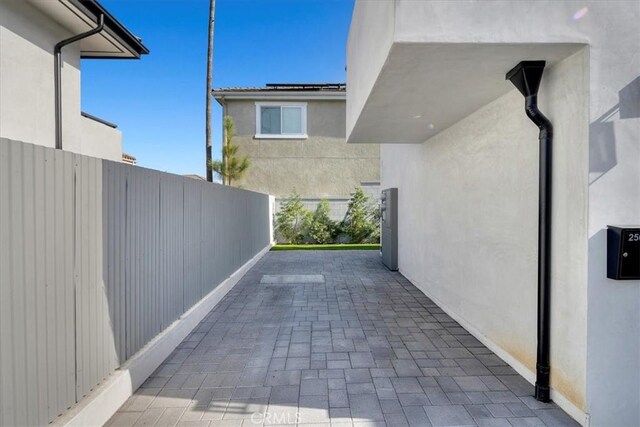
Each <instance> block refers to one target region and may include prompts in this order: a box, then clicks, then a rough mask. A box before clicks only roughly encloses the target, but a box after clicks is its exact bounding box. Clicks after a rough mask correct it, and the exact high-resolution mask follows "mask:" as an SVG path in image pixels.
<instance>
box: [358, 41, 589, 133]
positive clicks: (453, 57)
mask: <svg viewBox="0 0 640 427" xmlns="http://www.w3.org/2000/svg"><path fill="white" fill-rule="evenodd" d="M582 46H583V45H582V44H573V43H550V44H546V43H545V44H535V43H532V44H525V43H517V44H504V43H500V44H490V43H403V42H394V43H393V44H392V45H391V47H390V48H389V51H388V54H387V56H386V58H385V59H384V64H383V66H382V68H381V69H380V71H379V73H378V74H377V76H376V77H375V81H374V83H373V86H372V88H371V90H370V91H369V92H368V93H366V94H360V96H364V99H362V100H360V103H361V106H360V108H353V107H354V106H353V105H349V104H352V103H353V102H358V101H357V100H354V99H353V98H354V96H352V95H353V94H352V93H351V92H350V86H351V81H349V82H348V86H347V104H348V107H347V111H348V114H347V135H348V138H347V141H348V142H353V143H422V142H424V141H426V140H427V139H429V138H431V137H432V136H434V135H436V134H437V133H439V132H441V131H443V130H444V129H446V128H448V127H449V126H451V125H453V124H454V123H456V122H457V121H459V120H461V119H463V118H464V117H466V116H468V115H469V114H471V113H473V112H474V111H476V110H477V109H479V108H480V107H482V106H484V105H486V104H488V103H490V102H491V101H493V100H495V99H497V98H499V97H500V96H502V95H504V94H505V93H507V92H509V91H511V90H513V85H512V84H511V83H510V82H509V81H506V80H505V73H506V72H507V71H509V70H510V69H511V68H513V66H515V65H516V64H517V63H518V62H520V61H522V60H545V61H547V65H548V66H551V65H553V64H554V63H557V62H558V61H560V60H562V59H563V58H566V57H568V56H570V55H571V54H573V53H575V52H576V51H577V50H578V49H580V48H581V47H582ZM496 120H499V118H498V117H497V118H496Z"/></svg>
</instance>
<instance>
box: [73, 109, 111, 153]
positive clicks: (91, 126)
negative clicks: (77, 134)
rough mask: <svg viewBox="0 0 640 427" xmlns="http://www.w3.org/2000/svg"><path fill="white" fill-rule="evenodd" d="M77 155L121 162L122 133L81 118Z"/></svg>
mask: <svg viewBox="0 0 640 427" xmlns="http://www.w3.org/2000/svg"><path fill="white" fill-rule="evenodd" d="M80 125H81V138H80V142H81V144H80V146H79V147H77V148H76V149H77V150H78V151H77V152H78V153H81V154H85V155H87V156H92V157H100V158H101V159H107V160H113V161H114V162H121V161H122V132H120V130H119V129H114V128H112V127H110V126H107V125H105V124H104V123H100V122H98V121H95V120H93V119H90V118H88V117H81V120H80Z"/></svg>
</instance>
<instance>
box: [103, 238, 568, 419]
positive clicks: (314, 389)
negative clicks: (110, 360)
mask: <svg viewBox="0 0 640 427" xmlns="http://www.w3.org/2000/svg"><path fill="white" fill-rule="evenodd" d="M296 275H297V277H296ZM318 275H322V276H318ZM263 276H267V277H263ZM323 280H324V283H322V281H323ZM532 395H533V387H532V386H531V385H530V384H529V383H528V382H527V381H525V380H524V379H523V378H522V377H521V376H519V375H518V374H517V373H516V372H515V371H514V370H513V369H511V368H510V367H509V366H508V365H507V364H505V363H504V362H503V361H502V360H501V359H499V358H498V357H497V356H495V355H494V354H493V353H492V352H491V351H490V350H489V349H487V348H486V347H485V346H483V345H482V344H481V343H480V342H479V341H478V340H476V339H475V338H474V337H473V336H471V335H470V334H469V333H468V332H467V331H466V330H465V329H463V328H462V327H461V326H460V325H458V324H457V323H456V322H455V321H453V320H452V319H451V318H450V317H449V316H448V315H446V314H445V313H444V312H443V311H442V310H441V309H440V308H438V306H436V305H435V304H434V303H433V302H432V301H431V300H430V299H429V298H427V297H426V296H425V295H424V294H423V293H422V292H420V291H419V290H418V289H417V288H416V287H415V286H413V285H412V284H411V283H410V282H409V281H408V280H407V279H405V278H404V277H403V276H402V275H401V274H399V273H397V272H390V271H388V270H386V269H385V268H384V267H383V266H382V265H381V263H380V260H379V254H378V252H377V251H299V252H295V251H293V252H269V253H268V254H267V255H266V256H265V257H264V258H262V260H260V262H259V263H258V264H256V266H254V267H253V268H252V269H251V270H250V271H249V272H248V273H247V274H246V275H245V276H244V278H242V280H241V281H240V283H238V285H236V287H235V288H234V289H233V290H232V291H231V292H229V294H228V295H227V296H226V297H225V298H224V299H223V300H222V301H221V302H220V304H218V305H217V306H216V307H215V308H214V309H213V310H212V311H211V312H210V313H209V314H208V315H207V316H206V318H205V319H204V320H203V321H202V322H201V323H200V325H199V326H198V327H197V328H196V329H195V330H194V331H193V332H192V333H191V335H189V336H188V337H187V338H186V339H185V340H184V341H183V342H182V343H181V344H180V346H179V347H178V348H177V349H176V350H175V351H174V352H173V353H172V355H171V356H170V357H169V358H167V360H165V361H164V363H163V364H162V365H161V366H160V367H159V368H158V369H157V370H156V372H155V373H154V374H153V375H152V376H151V377H150V378H149V379H148V380H147V381H146V382H145V383H144V384H143V385H142V387H141V388H140V389H138V390H137V392H136V393H135V394H134V396H132V397H131V398H130V399H129V400H128V401H127V402H126V403H125V404H124V405H123V406H122V408H120V410H119V412H118V413H117V414H115V415H114V416H113V418H112V419H111V420H110V421H109V424H110V425H117V426H125V425H134V424H136V425H138V424H150V425H198V426H240V425H242V426H257V425H263V424H264V425H278V424H293V425H295V424H301V425H302V424H317V425H324V426H330V425H331V426H365V425H379V426H384V425H387V426H393V427H395V426H407V425H411V426H473V425H478V426H511V425H513V426H535V425H541V426H544V425H547V426H566V425H571V426H574V425H577V424H576V423H575V422H574V421H573V420H572V419H571V418H570V417H569V416H568V415H566V414H565V413H564V412H563V411H562V410H560V409H559V408H558V407H557V406H555V405H554V404H543V403H540V402H538V401H536V400H535V399H534V398H533V397H532Z"/></svg>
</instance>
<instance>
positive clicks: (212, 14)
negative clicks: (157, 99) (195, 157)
mask: <svg viewBox="0 0 640 427" xmlns="http://www.w3.org/2000/svg"><path fill="white" fill-rule="evenodd" d="M215 22H216V0H210V2H209V47H208V49H207V113H206V114H207V117H206V126H205V127H206V130H205V132H206V136H205V140H206V157H207V159H206V167H207V181H208V182H213V171H212V170H211V167H210V166H211V89H212V87H211V86H212V81H213V33H214V26H215Z"/></svg>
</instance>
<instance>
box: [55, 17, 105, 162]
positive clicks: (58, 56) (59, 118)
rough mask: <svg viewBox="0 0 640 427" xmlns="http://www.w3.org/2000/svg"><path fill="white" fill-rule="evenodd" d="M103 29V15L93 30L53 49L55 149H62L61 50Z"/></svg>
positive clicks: (58, 44)
mask: <svg viewBox="0 0 640 427" xmlns="http://www.w3.org/2000/svg"><path fill="white" fill-rule="evenodd" d="M103 28H104V14H100V15H99V16H98V24H97V26H96V27H95V28H93V29H91V30H89V31H87V32H84V33H82V34H78V35H76V36H73V37H69V38H68V39H65V40H62V41H61V42H58V43H57V44H56V45H55V47H54V48H53V62H54V71H53V73H54V79H55V83H54V85H55V102H56V105H55V115H56V148H57V149H59V150H61V149H62V48H63V47H65V46H66V45H68V44H71V43H75V42H77V41H79V40H82V39H84V38H87V37H90V36H92V35H94V34H98V33H99V32H100V31H102V29H103Z"/></svg>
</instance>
